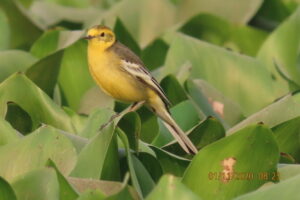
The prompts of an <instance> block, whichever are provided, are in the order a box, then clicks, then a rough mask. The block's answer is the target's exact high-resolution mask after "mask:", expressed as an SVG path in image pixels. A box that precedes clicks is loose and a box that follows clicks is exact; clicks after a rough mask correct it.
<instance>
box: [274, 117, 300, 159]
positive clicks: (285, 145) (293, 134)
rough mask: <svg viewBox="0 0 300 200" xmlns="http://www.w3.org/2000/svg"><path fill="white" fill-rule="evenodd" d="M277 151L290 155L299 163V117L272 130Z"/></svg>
mask: <svg viewBox="0 0 300 200" xmlns="http://www.w3.org/2000/svg"><path fill="white" fill-rule="evenodd" d="M272 131H273V132H274V136H275V138H276V140H277V144H278V146H279V151H280V152H284V153H288V154H290V155H291V156H292V157H293V158H295V160H296V161H297V162H298V163H299V162H300V140H299V138H300V117H297V118H294V119H291V120H288V121H286V122H284V123H281V124H279V125H277V126H275V127H273V128H272Z"/></svg>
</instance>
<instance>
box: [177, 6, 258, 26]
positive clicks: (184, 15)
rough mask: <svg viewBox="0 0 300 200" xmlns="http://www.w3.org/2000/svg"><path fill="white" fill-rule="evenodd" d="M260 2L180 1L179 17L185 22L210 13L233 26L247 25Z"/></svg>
mask: <svg viewBox="0 0 300 200" xmlns="http://www.w3.org/2000/svg"><path fill="white" fill-rule="evenodd" d="M262 2H263V1H262V0H253V1H236V0H228V1H226V3H224V1H222V0H215V1H210V0H188V1H180V3H179V17H180V19H182V20H187V19H189V18H191V17H193V16H195V15H197V14H199V13H211V14H213V15H217V16H219V17H222V18H224V19H227V20H228V21H231V22H233V23H235V24H247V22H248V21H249V20H250V19H251V18H252V17H253V15H254V14H255V13H256V12H257V10H258V9H259V7H260V5H261V4H262ZM221 5H222V6H221ZM233 11H234V12H233Z"/></svg>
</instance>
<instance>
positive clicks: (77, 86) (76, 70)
mask: <svg viewBox="0 0 300 200" xmlns="http://www.w3.org/2000/svg"><path fill="white" fill-rule="evenodd" d="M86 51H87V45H86V42H85V41H78V42H76V43H75V44H73V45H71V46H70V47H68V48H67V49H65V51H64V55H63V59H62V63H61V69H60V73H59V77H58V82H59V85H60V87H61V90H62V93H63V95H64V97H65V99H66V102H67V105H68V106H69V107H70V108H72V109H73V110H78V109H79V107H80V103H81V99H82V97H83V95H84V94H85V93H86V92H87V91H88V89H90V88H91V87H93V86H94V85H95V83H94V81H93V80H92V77H91V75H90V74H89V70H88V65H87V52H86ZM103 100H106V99H94V101H103Z"/></svg>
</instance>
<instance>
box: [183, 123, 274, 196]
mask: <svg viewBox="0 0 300 200" xmlns="http://www.w3.org/2000/svg"><path fill="white" fill-rule="evenodd" d="M278 159H279V150H278V147H277V144H276V141H275V139H274V136H273V133H272V132H271V130H270V129H268V128H267V127H265V126H263V125H253V126H249V127H246V128H244V129H242V130H241V131H239V132H237V133H235V134H233V135H231V136H228V137H226V138H223V139H221V140H219V141H217V142H214V143H212V144H211V145H208V146H206V147H204V148H203V149H202V150H201V151H199V153H198V154H197V155H196V156H195V157H194V159H193V160H192V162H191V164H190V165H189V167H188V169H187V170H186V172H185V174H184V176H183V183H184V184H186V185H187V186H188V187H189V188H190V189H191V190H192V191H194V192H195V193H196V194H198V195H199V196H200V197H202V198H204V199H218V198H222V199H232V198H233V197H236V196H238V195H241V194H245V193H247V192H250V191H253V190H255V189H257V188H258V187H260V186H261V185H263V184H264V183H266V182H268V181H272V177H271V174H272V173H276V165H277V162H278ZM258 163H259V164H258ZM264 173H266V175H267V177H266V179H264V178H261V174H264ZM274 181H276V180H274Z"/></svg>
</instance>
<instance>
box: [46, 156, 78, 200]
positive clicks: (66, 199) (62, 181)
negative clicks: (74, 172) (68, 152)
mask: <svg viewBox="0 0 300 200" xmlns="http://www.w3.org/2000/svg"><path fill="white" fill-rule="evenodd" d="M47 166H49V167H52V168H53V169H55V172H56V175H57V180H58V183H59V197H60V199H62V200H73V199H75V198H77V197H78V194H77V192H76V191H75V190H74V188H73V187H72V186H71V185H70V183H69V182H68V181H67V180H66V178H65V177H64V175H63V174H62V173H60V171H59V170H58V168H57V167H56V165H55V163H54V162H53V161H52V160H51V159H49V160H48V163H47Z"/></svg>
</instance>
